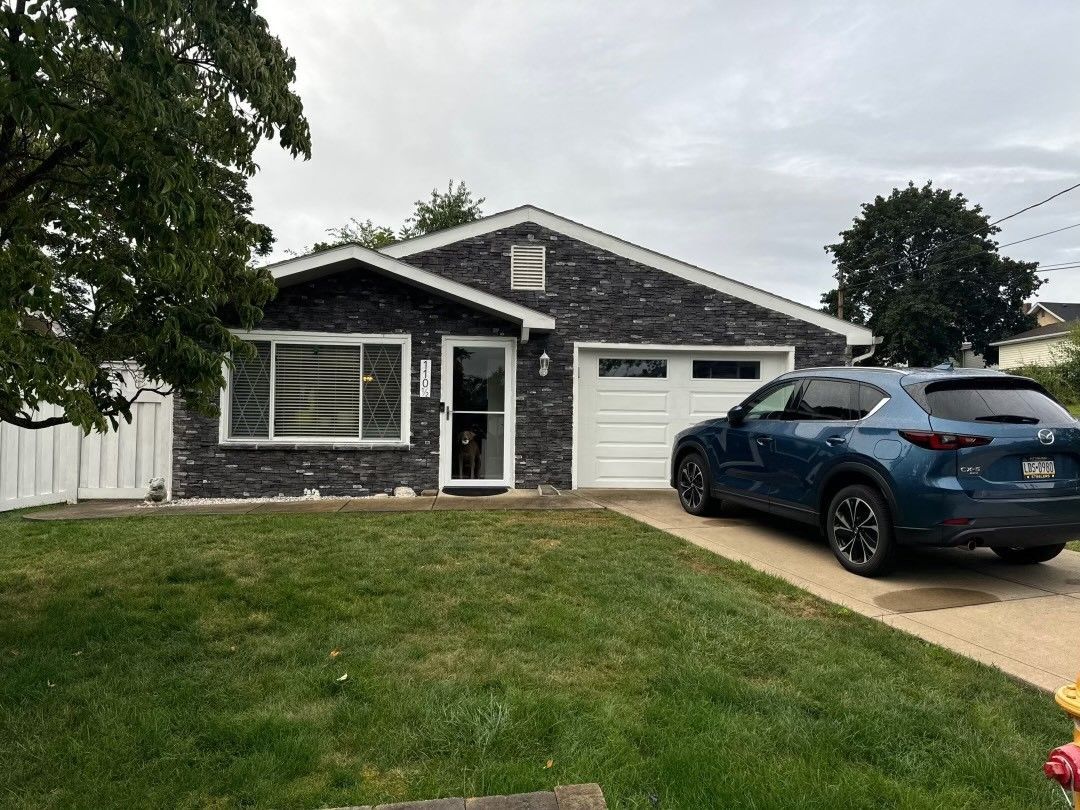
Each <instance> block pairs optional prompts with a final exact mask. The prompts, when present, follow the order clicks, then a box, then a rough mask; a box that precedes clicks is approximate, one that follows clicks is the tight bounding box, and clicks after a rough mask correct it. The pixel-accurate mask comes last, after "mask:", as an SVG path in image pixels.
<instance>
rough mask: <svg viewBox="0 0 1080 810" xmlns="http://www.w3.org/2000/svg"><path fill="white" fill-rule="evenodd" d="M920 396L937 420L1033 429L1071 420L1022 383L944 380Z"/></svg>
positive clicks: (925, 390)
mask: <svg viewBox="0 0 1080 810" xmlns="http://www.w3.org/2000/svg"><path fill="white" fill-rule="evenodd" d="M922 394H923V397H922V398H923V399H924V402H920V403H919V404H921V405H923V407H924V408H925V409H926V410H927V411H928V412H929V413H930V415H931V416H936V417H938V418H940V419H955V420H958V421H961V422H1006V423H1018V424H1031V425H1034V424H1038V423H1039V422H1044V421H1052V422H1059V421H1061V420H1062V419H1071V418H1072V417H1070V416H1069V414H1068V412H1067V411H1066V410H1065V409H1064V408H1062V407H1061V406H1060V405H1058V403H1057V402H1055V401H1054V400H1053V399H1051V398H1050V397H1049V396H1047V395H1046V394H1045V393H1044V392H1043V391H1042V390H1041V389H1039V388H1038V387H1036V386H1035V385H1034V384H1033V383H1030V382H1025V381H1023V380H986V379H982V380H946V381H943V382H932V383H929V384H927V385H926V387H925V388H924V390H923V392H922ZM916 399H919V397H916Z"/></svg>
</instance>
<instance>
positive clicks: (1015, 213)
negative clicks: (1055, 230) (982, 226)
mask: <svg viewBox="0 0 1080 810" xmlns="http://www.w3.org/2000/svg"><path fill="white" fill-rule="evenodd" d="M1078 188H1080V183H1077V184H1076V185H1075V186H1069V187H1068V188H1064V189H1062V190H1061V191H1059V192H1057V193H1056V194H1051V195H1050V196H1049V197H1047V198H1046V199H1045V200H1040V201H1039V202H1037V203H1032V204H1031V205H1029V206H1028V207H1027V208H1021V209H1020V210H1019V211H1013V212H1012V213H1011V214H1009V215H1008V216H1004V217H1002V218H1001V219H995V220H994V221H993V222H991V223H990V224H991V225H997V224H998V223H999V222H1004V221H1005V220H1007V219H1012V218H1013V217H1018V216H1020V215H1021V214H1023V213H1024V212H1026V211H1030V210H1031V209H1032V208H1038V207H1039V206H1040V205H1046V204H1047V203H1048V202H1050V201H1051V200H1054V199H1057V198H1058V197H1060V196H1061V195H1062V194H1068V193H1069V192H1070V191H1075V190H1076V189H1078Z"/></svg>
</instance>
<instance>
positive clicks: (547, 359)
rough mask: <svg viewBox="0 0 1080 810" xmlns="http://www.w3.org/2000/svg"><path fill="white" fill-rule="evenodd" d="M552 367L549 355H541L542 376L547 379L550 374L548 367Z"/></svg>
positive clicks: (545, 353)
mask: <svg viewBox="0 0 1080 810" xmlns="http://www.w3.org/2000/svg"><path fill="white" fill-rule="evenodd" d="M550 365H551V358H550V357H548V353H547V352H544V353H543V354H542V355H540V376H541V377H546V376H547V373H548V366H550Z"/></svg>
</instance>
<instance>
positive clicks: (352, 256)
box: [268, 245, 555, 332]
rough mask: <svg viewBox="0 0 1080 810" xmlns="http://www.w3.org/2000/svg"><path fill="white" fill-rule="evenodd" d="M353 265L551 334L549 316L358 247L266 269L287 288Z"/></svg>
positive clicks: (345, 247) (295, 260)
mask: <svg viewBox="0 0 1080 810" xmlns="http://www.w3.org/2000/svg"><path fill="white" fill-rule="evenodd" d="M352 262H359V263H361V264H363V265H365V266H367V267H369V268H370V269H372V270H374V271H375V272H377V273H382V274H383V275H386V276H391V277H393V278H396V279H398V280H399V281H402V282H404V283H406V284H411V285H412V286H414V287H419V288H420V289H423V290H429V291H431V292H433V293H435V294H436V295H438V296H440V297H442V298H449V299H452V300H454V301H458V302H460V303H462V304H465V305H466V306H469V307H471V308H473V309H479V310H482V311H484V312H488V313H491V314H493V315H497V316H499V317H502V318H507V319H509V320H511V321H515V322H517V323H518V324H520V325H521V327H522V329H524V330H530V329H535V330H537V331H540V332H545V331H546V332H550V331H552V330H554V329H555V318H553V317H552V316H551V315H547V314H545V313H543V312H537V311H536V310H535V309H529V308H528V307H523V306H521V305H520V304H515V303H514V302H513V301H507V300H506V299H505V298H500V297H499V296H497V295H492V294H491V293H488V292H484V291H483V290H480V289H477V288H476V287H470V286H468V285H467V284H462V283H461V282H458V281H453V280H451V279H448V278H444V277H443V276H440V275H438V274H437V273H431V272H428V271H427V270H421V269H420V268H418V267H413V266H412V265H411V264H406V263H405V262H401V261H398V260H397V259H395V258H393V257H391V256H386V255H383V254H382V253H379V252H378V251H375V250H369V249H368V248H364V247H360V246H359V245H341V246H339V247H336V248H331V249H330V250H323V251H320V252H319V253H314V254H312V255H310V256H300V257H299V258H296V259H288V260H287V261H284V262H279V263H277V264H273V265H270V266H269V268H268V269H269V270H270V273H271V275H273V277H274V281H275V282H276V283H277V285H278V286H279V287H288V286H290V285H292V284H299V283H301V282H304V281H310V280H312V279H316V278H321V277H322V276H328V275H331V274H332V273H338V272H341V271H343V270H348V268H349V265H350V263H352Z"/></svg>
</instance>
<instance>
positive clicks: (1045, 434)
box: [1039, 428, 1054, 444]
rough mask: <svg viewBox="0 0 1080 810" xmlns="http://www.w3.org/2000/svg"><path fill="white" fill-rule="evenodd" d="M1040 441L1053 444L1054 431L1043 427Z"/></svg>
mask: <svg viewBox="0 0 1080 810" xmlns="http://www.w3.org/2000/svg"><path fill="white" fill-rule="evenodd" d="M1039 441H1040V442H1042V443H1043V444H1053V443H1054V431H1052V430H1049V429H1047V428H1043V429H1042V430H1040V431H1039Z"/></svg>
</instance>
